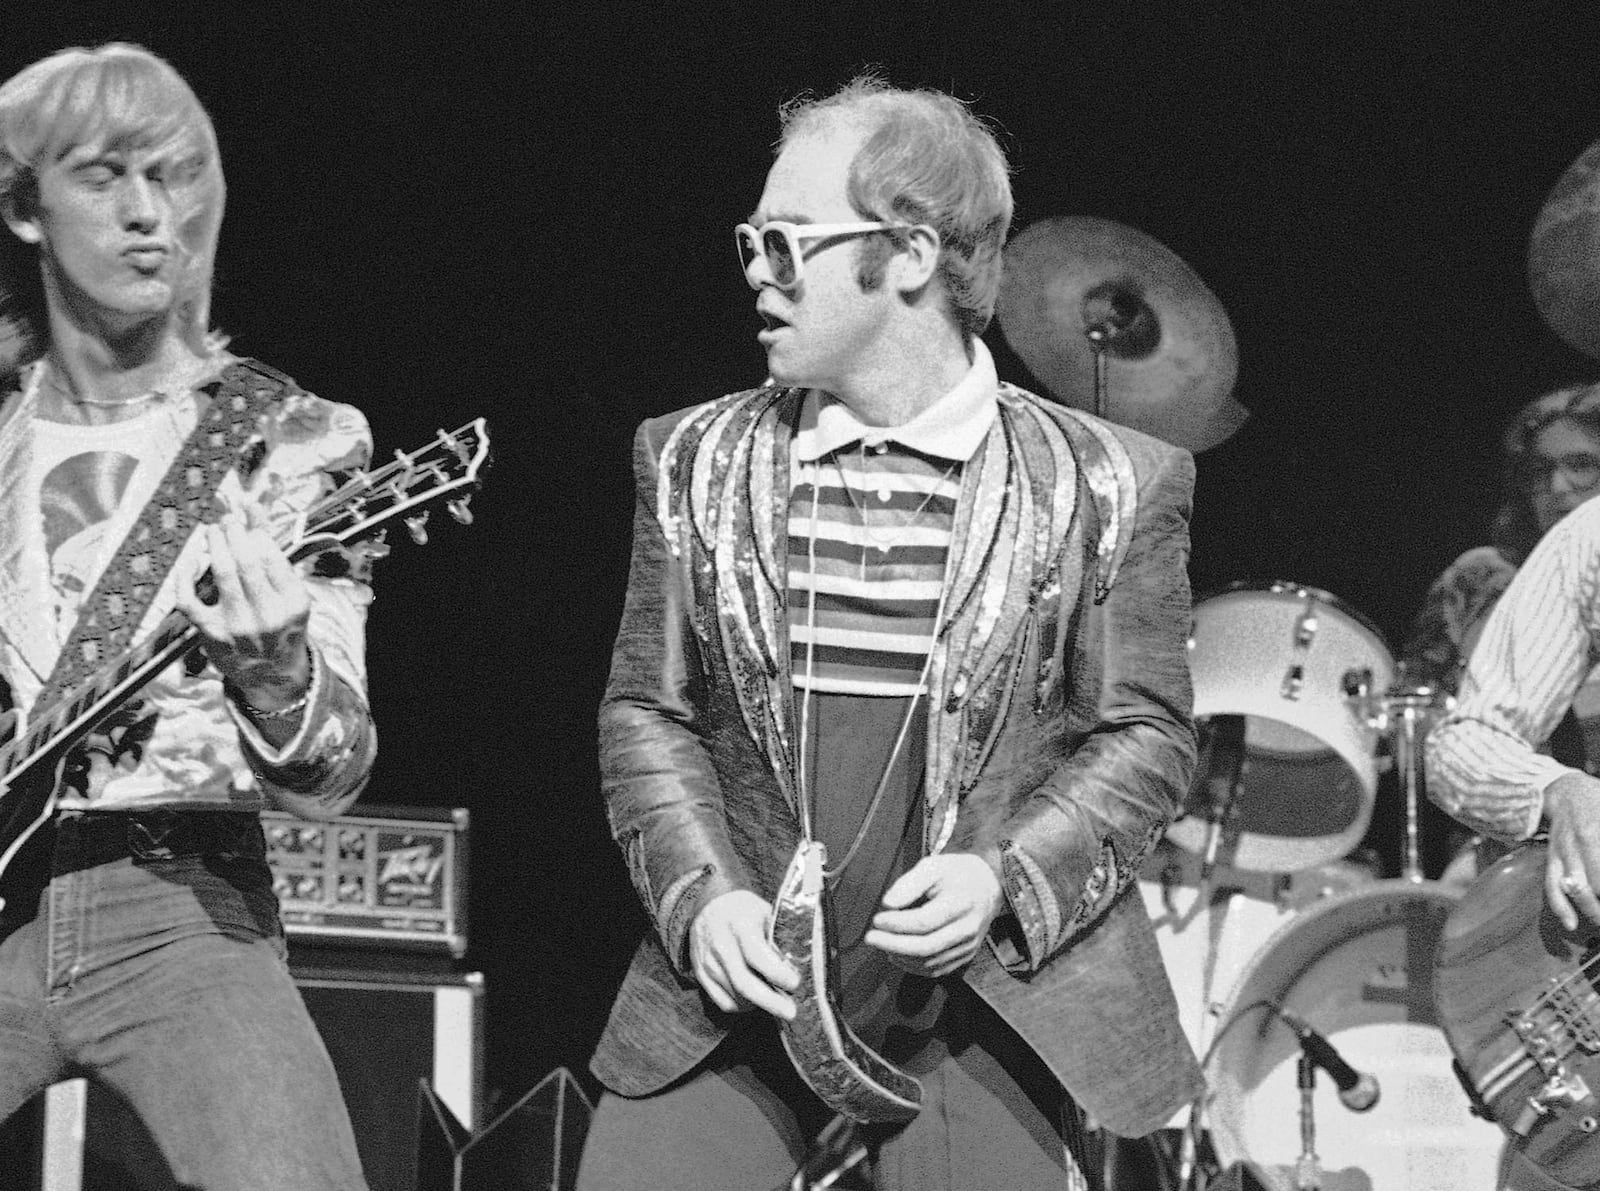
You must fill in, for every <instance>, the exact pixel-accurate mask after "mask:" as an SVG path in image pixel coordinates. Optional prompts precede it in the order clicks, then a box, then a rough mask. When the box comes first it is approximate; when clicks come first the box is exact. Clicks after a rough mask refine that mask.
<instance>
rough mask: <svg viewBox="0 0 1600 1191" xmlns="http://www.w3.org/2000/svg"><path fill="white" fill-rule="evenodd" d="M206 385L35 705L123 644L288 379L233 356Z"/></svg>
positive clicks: (290, 385) (289, 385) (124, 648)
mask: <svg viewBox="0 0 1600 1191" xmlns="http://www.w3.org/2000/svg"><path fill="white" fill-rule="evenodd" d="M207 388H208V389H210V388H214V389H215V391H214V392H213V393H212V394H211V401H210V402H209V403H208V404H207V406H206V408H205V410H204V412H203V413H202V414H201V415H200V419H199V421H198V422H196V423H195V428H194V429H193V430H192V431H191V432H190V434H189V437H188V438H187V439H186V440H185V441H184V444H183V446H182V447H181V448H180V449H179V451H178V454H177V456H176V457H175V458H174V459H173V461H172V465H171V466H170V467H168V468H167V474H166V475H165V476H164V477H162V480H161V483H160V484H159V485H158V486H157V487H156V490H155V492H154V493H152V494H151V497H150V500H149V501H148V502H147V503H146V504H145V506H144V508H143V510H141V511H140V513H139V518H138V520H137V521H135V522H134V524H133V527H132V528H131V529H129V530H128V535H127V537H125V538H123V540H122V544H121V545H120V546H118V547H117V552H116V554H115V555H114V556H113V557H112V559H111V561H110V562H109V563H107V564H106V569H105V570H104V571H103V572H102V573H101V575H100V581H99V582H98V583H96V584H95V588H94V591H92V592H91V593H90V594H89V597H88V598H87V599H86V600H84V602H83V609H82V611H81V612H80V613H79V616H78V623H77V624H76V625H75V626H74V627H73V630H72V633H71V635H70V636H69V637H68V638H67V642H66V644H65V645H64V646H62V648H61V654H60V656H59V657H58V658H57V659H56V664H55V668H54V670H52V671H51V674H50V677H49V679H48V680H47V681H46V682H45V684H44V686H43V687H42V688H41V689H40V691H39V697H38V698H37V699H36V700H35V701H34V707H35V709H43V708H46V707H49V706H51V705H52V704H53V703H55V702H56V700H57V699H59V698H60V697H61V696H62V695H63V694H64V693H66V692H67V691H69V690H71V689H72V688H73V687H75V686H77V685H78V684H79V683H80V682H81V681H82V680H83V679H84V678H87V677H88V676H89V675H91V674H95V673H97V672H99V670H100V669H101V668H102V667H103V666H104V665H105V664H106V662H107V660H108V659H110V658H115V657H117V656H119V655H121V654H125V653H127V652H128V649H129V646H130V645H131V644H132V640H133V634H134V631H135V630H136V629H137V628H138V627H139V622H140V621H141V620H143V619H144V614H145V612H146V611H147V610H148V609H149V607H150V604H151V602H152V601H153V600H154V599H155V595H156V592H157V591H158V590H159V589H160V587H161V584H162V582H163V581H164V580H165V579H166V576H167V572H168V571H170V570H171V569H172V564H173V563H174V562H176V561H177V558H178V554H179V553H180V552H181V551H182V549H183V547H184V544H185V543H186V542H187V541H188V540H189V535H190V534H192V533H193V532H194V528H195V526H196V525H198V524H199V523H200V522H201V521H202V520H204V519H205V515H206V513H207V512H208V511H209V509H210V507H211V504H212V498H213V497H214V496H215V495H216V491H217V485H218V484H220V483H221V482H222V479H223V477H224V476H226V475H227V474H228V472H229V471H231V470H232V469H233V467H234V464H235V463H237V462H238V458H239V452H240V450H241V449H242V448H243V446H244V445H245V443H246V442H247V441H248V440H249V438H250V436H251V435H252V434H254V433H255V431H256V428H257V426H258V425H259V424H260V419H261V415H262V414H264V413H265V412H266V410H267V408H268V407H269V406H270V405H271V404H272V403H274V402H275V401H278V400H279V399H281V398H282V396H283V395H284V394H285V393H287V392H289V391H291V390H292V389H294V382H293V381H291V380H290V379H289V378H288V377H286V376H284V375H283V374H282V373H281V372H278V371H276V370H275V369H272V368H268V367H267V366H266V365H265V364H261V363H258V362H256V361H254V360H240V361H236V362H234V363H232V364H230V365H228V367H227V368H226V369H224V370H223V373H222V375H221V377H219V378H218V380H217V381H216V382H214V385H208V386H207Z"/></svg>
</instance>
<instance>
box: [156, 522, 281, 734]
mask: <svg viewBox="0 0 1600 1191" xmlns="http://www.w3.org/2000/svg"><path fill="white" fill-rule="evenodd" d="M203 532H204V534H205V538H204V541H205V551H206V556H207V561H208V562H209V565H210V568H211V577H212V580H213V583H214V586H215V598H213V599H209V600H208V599H207V598H205V597H206V596H208V595H210V594H211V593H210V592H206V593H205V594H204V595H203V594H202V593H201V591H198V590H197V589H196V587H197V579H196V578H190V579H188V580H187V581H186V582H185V581H180V586H179V597H178V606H179V607H180V608H181V609H182V610H183V612H184V614H185V615H186V616H188V617H189V619H190V620H192V621H193V622H194V625H195V627H196V628H197V629H199V630H200V634H201V637H202V648H203V649H204V650H205V654H206V657H207V658H209V659H210V661H211V663H212V664H213V665H214V666H216V668H217V669H218V670H220V671H222V676H223V678H224V680H225V681H226V683H227V686H228V690H229V692H230V694H231V695H232V697H233V698H234V700H235V701H236V702H238V703H239V704H240V705H241V706H243V707H244V708H245V710H246V711H247V712H254V713H269V715H268V716H267V717H263V716H261V715H259V714H256V715H252V719H253V720H254V721H255V723H256V724H257V726H258V727H259V728H260V730H261V732H262V734H263V735H264V736H266V738H267V739H268V740H270V741H272V743H274V744H282V743H283V742H284V741H287V740H288V739H289V738H290V737H291V736H293V735H294V733H295V731H296V729H298V727H299V724H300V717H299V716H298V715H283V716H281V717H274V716H270V713H273V712H281V711H283V710H284V709H286V708H289V707H291V706H292V705H293V704H294V703H295V702H296V701H297V700H300V699H301V698H303V697H304V696H305V694H306V691H307V690H308V689H309V688H310V685H311V677H312V675H311V653H310V649H309V647H308V645H307V643H306V624H307V622H308V620H309V619H310V615H311V598H310V595H309V593H308V592H307V590H306V585H305V580H304V579H303V578H301V576H300V573H299V572H298V571H297V570H296V569H295V568H294V566H293V564H291V563H290V562H289V560H288V558H287V557H286V556H285V555H284V552H283V550H282V549H281V548H280V547H279V546H278V544H277V542H276V541H275V540H274V539H273V537H272V533H271V531H270V529H269V528H268V524H267V517H266V514H265V512H264V511H263V510H262V509H261V507H260V506H259V505H257V504H254V503H252V504H248V505H245V506H244V507H243V508H242V509H233V510H230V511H229V512H227V513H225V514H224V515H223V516H222V518H221V519H220V520H219V521H217V522H216V523H214V524H210V525H206V526H204V527H203ZM202 586H203V585H202Z"/></svg>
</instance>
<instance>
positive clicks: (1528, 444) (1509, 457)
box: [1491, 383, 1600, 566]
mask: <svg viewBox="0 0 1600 1191" xmlns="http://www.w3.org/2000/svg"><path fill="white" fill-rule="evenodd" d="M1560 421H1570V422H1572V423H1574V424H1576V425H1577V426H1579V427H1581V428H1582V429H1583V430H1585V431H1586V432H1588V434H1590V435H1591V436H1592V437H1593V438H1594V439H1595V440H1596V441H1600V383H1597V384H1588V385H1571V386H1569V387H1567V388H1564V389H1556V390H1555V391H1554V392H1550V393H1545V394H1543V395H1542V396H1539V397H1535V398H1534V399H1533V400H1532V401H1530V402H1528V403H1527V404H1526V405H1524V406H1523V407H1522V408H1521V409H1520V410H1518V411H1517V413H1516V416H1515V417H1513V418H1512V419H1511V421H1510V423H1509V424H1508V425H1507V426H1506V428H1505V432H1504V433H1503V434H1502V435H1501V438H1500V472H1501V474H1500V480H1501V496H1502V500H1501V505H1500V508H1499V509H1498V510H1497V511H1496V512H1495V515H1494V520H1493V522H1492V523H1491V526H1492V535H1493V539H1494V544H1495V546H1496V547H1497V548H1498V549H1499V550H1500V553H1502V554H1504V555H1505V556H1506V558H1507V559H1508V560H1510V561H1511V562H1512V563H1514V564H1516V565H1519V566H1520V565H1521V564H1522V561H1523V560H1524V559H1525V558H1527V557H1528V554H1529V553H1530V552H1531V551H1532V550H1533V548H1534V546H1536V545H1538V543H1539V539H1540V537H1542V536H1543V535H1542V533H1541V532H1540V529H1539V523H1538V521H1537V520H1536V519H1535V517H1534V515H1533V506H1532V504H1531V503H1530V502H1529V500H1528V491H1527V484H1526V480H1525V476H1526V474H1527V473H1526V467H1527V460H1528V455H1529V454H1530V453H1531V452H1532V451H1533V442H1534V440H1535V439H1536V438H1538V437H1539V435H1540V434H1542V433H1543V432H1544V431H1545V430H1546V429H1547V428H1548V427H1550V426H1552V425H1554V424H1555V423H1556V422H1560Z"/></svg>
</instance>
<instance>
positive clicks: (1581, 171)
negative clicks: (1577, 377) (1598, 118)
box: [1528, 141, 1600, 356]
mask: <svg viewBox="0 0 1600 1191" xmlns="http://www.w3.org/2000/svg"><path fill="white" fill-rule="evenodd" d="M1597 172H1600V141H1596V142H1594V143H1593V144H1592V145H1590V146H1589V147H1588V148H1587V149H1585V150H1584V151H1583V152H1582V153H1580V154H1578V159H1577V160H1576V161H1574V162H1573V163H1572V164H1571V165H1569V166H1568V167H1567V169H1566V172H1564V173H1563V174H1562V175H1561V177H1560V178H1558V179H1556V184H1555V185H1554V186H1553V187H1551V189H1550V193H1549V195H1548V196H1546V198H1545V201H1544V206H1543V207H1541V208H1540V209H1539V217H1538V218H1537V219H1535V220H1534V221H1533V233H1532V234H1531V235H1530V236H1529V237H1528V288H1529V289H1531V290H1532V291H1533V304H1534V305H1535V306H1537V307H1538V308H1539V314H1540V315H1541V316H1542V317H1543V318H1544V321H1545V322H1546V323H1548V324H1549V325H1550V329H1551V330H1552V331H1554V332H1555V333H1556V335H1557V336H1559V337H1560V339H1561V340H1562V341H1563V342H1564V343H1566V344H1567V345H1568V346H1570V347H1575V348H1577V349H1578V350H1579V351H1581V352H1584V353H1585V354H1587V355H1591V356H1600V218H1597V211H1596V207H1597V205H1600V179H1597V177H1596V175H1597Z"/></svg>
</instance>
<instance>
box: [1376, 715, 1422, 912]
mask: <svg viewBox="0 0 1600 1191" xmlns="http://www.w3.org/2000/svg"><path fill="white" fill-rule="evenodd" d="M1384 702H1385V703H1386V704H1387V705H1388V711H1389V723H1390V727H1391V731H1392V732H1393V734H1394V736H1393V739H1394V763H1395V768H1396V769H1397V770H1399V773H1400V788H1401V791H1402V792H1403V793H1404V795H1405V800H1406V828H1405V831H1406V835H1405V849H1404V853H1403V856H1402V859H1401V863H1400V875H1401V876H1402V877H1403V878H1405V879H1406V880H1407V881H1412V882H1416V883H1419V884H1420V883H1421V881H1422V879H1423V877H1422V858H1421V857H1422V849H1421V844H1420V839H1421V832H1420V829H1419V826H1420V819H1419V812H1420V810H1421V807H1422V798H1423V795H1424V791H1425V790H1426V788H1427V787H1426V781H1427V779H1426V776H1425V774H1424V772H1423V755H1422V741H1423V737H1424V736H1425V735H1426V728H1425V727H1424V726H1423V713H1424V712H1426V711H1428V710H1430V709H1431V708H1432V707H1433V703H1434V695H1433V691H1432V690H1431V689H1430V688H1428V687H1421V688H1419V689H1417V690H1413V691H1403V692H1400V693H1394V692H1391V693H1390V694H1389V695H1388V696H1387V697H1386V698H1385V699H1384Z"/></svg>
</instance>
